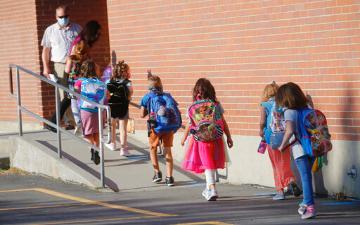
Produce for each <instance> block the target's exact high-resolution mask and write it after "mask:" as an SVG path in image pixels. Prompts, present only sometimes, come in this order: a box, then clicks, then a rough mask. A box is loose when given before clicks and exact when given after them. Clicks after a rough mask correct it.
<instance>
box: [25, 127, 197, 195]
mask: <svg viewBox="0 0 360 225" xmlns="http://www.w3.org/2000/svg"><path fill="white" fill-rule="evenodd" d="M21 141H25V142H27V143H29V144H31V145H34V146H35V147H33V148H32V150H31V151H34V150H35V149H37V150H40V151H43V152H44V153H47V155H46V157H52V158H54V157H55V159H56V157H57V155H56V152H57V136H56V134H55V133H51V132H48V131H39V132H37V133H27V134H24V136H23V138H21ZM128 143H129V150H130V153H131V156H129V157H123V156H120V152H119V151H110V150H108V149H107V148H105V152H104V155H105V156H104V158H105V176H106V181H105V182H106V185H107V186H108V187H110V188H111V189H113V190H115V191H119V190H122V191H124V190H132V191H145V190H150V189H154V188H165V187H166V186H165V184H154V183H152V182H151V181H152V176H153V170H152V165H151V161H150V159H149V151H148V146H147V144H145V143H141V142H139V141H138V140H135V139H132V138H131V137H129V140H128ZM23 148H25V147H23ZM62 148H63V159H61V160H64V161H62V162H64V163H66V165H68V166H69V167H71V168H72V170H75V173H77V172H78V174H85V176H92V177H93V178H96V179H97V180H98V182H97V181H95V182H97V184H94V185H95V186H98V187H99V186H100V165H95V164H94V163H93V162H92V161H91V160H90V149H89V147H88V146H87V145H86V144H84V143H82V142H80V141H79V140H76V139H74V138H73V137H69V136H67V135H65V134H63V135H62ZM37 150H36V151H37ZM159 159H160V160H159V162H160V167H161V170H162V172H163V176H164V177H163V179H164V178H165V175H166V170H165V160H164V159H163V158H162V157H161V156H159ZM45 160H46V159H45ZM69 162H70V163H71V164H73V165H70V163H69ZM23 163H27V162H23ZM84 172H85V173H84ZM54 173H58V172H57V171H56V170H55V172H54ZM47 175H50V176H52V175H51V174H47ZM54 177H56V176H54ZM174 177H175V181H176V187H183V186H187V185H196V184H198V183H202V182H203V180H202V179H201V178H200V177H198V176H196V175H194V174H191V173H188V172H186V171H184V170H182V169H181V168H180V166H179V164H178V163H176V162H175V168H174ZM90 180H93V179H90ZM70 181H75V182H76V180H71V179H70ZM91 182H92V183H94V181H91ZM176 187H175V188H176ZM166 188H167V187H166Z"/></svg>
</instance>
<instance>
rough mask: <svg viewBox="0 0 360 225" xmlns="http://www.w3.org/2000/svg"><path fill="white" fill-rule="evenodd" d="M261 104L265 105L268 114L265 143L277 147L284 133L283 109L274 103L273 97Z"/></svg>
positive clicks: (273, 147)
mask: <svg viewBox="0 0 360 225" xmlns="http://www.w3.org/2000/svg"><path fill="white" fill-rule="evenodd" d="M261 105H262V106H263V107H265V110H266V114H267V115H268V118H267V123H266V128H265V140H266V143H267V144H269V145H270V147H271V148H272V149H277V148H279V147H280V145H281V143H282V140H283V138H284V134H285V118H284V110H283V108H281V107H278V106H277V105H276V103H275V101H274V99H273V98H271V99H270V100H269V101H267V102H263V103H262V104H261Z"/></svg>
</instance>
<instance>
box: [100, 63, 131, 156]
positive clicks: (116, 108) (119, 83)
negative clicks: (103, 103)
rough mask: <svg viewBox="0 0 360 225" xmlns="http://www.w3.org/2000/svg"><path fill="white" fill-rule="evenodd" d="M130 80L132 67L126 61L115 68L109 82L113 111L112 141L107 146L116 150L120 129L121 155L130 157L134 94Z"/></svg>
mask: <svg viewBox="0 0 360 225" xmlns="http://www.w3.org/2000/svg"><path fill="white" fill-rule="evenodd" d="M129 78H130V67H129V65H128V64H127V63H125V61H120V62H119V63H118V64H116V65H115V66H114V69H113V71H112V76H111V78H110V80H108V81H107V83H106V84H107V96H108V97H107V99H108V104H109V106H110V109H111V136H112V137H111V140H112V143H110V144H107V145H106V146H107V147H108V148H109V149H110V150H112V151H115V150H116V127H117V123H119V125H120V126H119V127H120V145H121V147H120V155H121V156H129V155H130V154H129V151H128V147H127V123H128V119H129V103H130V99H131V96H132V94H133V87H132V84H131V81H130V80H129Z"/></svg>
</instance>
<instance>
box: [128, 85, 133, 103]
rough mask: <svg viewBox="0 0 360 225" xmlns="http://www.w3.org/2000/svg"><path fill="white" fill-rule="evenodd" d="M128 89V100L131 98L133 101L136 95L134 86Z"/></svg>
mask: <svg viewBox="0 0 360 225" xmlns="http://www.w3.org/2000/svg"><path fill="white" fill-rule="evenodd" d="M128 88H129V96H128V98H129V101H131V97H132V95H133V94H134V88H133V87H132V86H130V87H128Z"/></svg>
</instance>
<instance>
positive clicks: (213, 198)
mask: <svg viewBox="0 0 360 225" xmlns="http://www.w3.org/2000/svg"><path fill="white" fill-rule="evenodd" d="M218 197H219V196H218V193H217V191H216V190H215V189H211V190H210V198H209V200H208V201H216V199H217V198H218Z"/></svg>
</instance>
